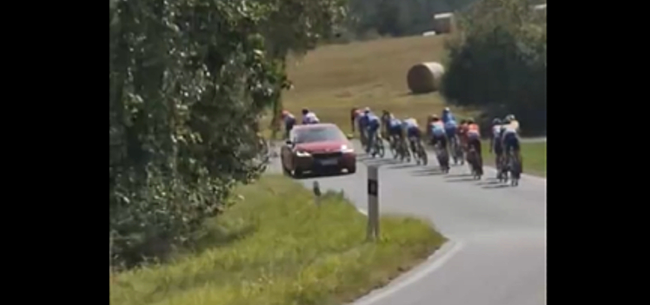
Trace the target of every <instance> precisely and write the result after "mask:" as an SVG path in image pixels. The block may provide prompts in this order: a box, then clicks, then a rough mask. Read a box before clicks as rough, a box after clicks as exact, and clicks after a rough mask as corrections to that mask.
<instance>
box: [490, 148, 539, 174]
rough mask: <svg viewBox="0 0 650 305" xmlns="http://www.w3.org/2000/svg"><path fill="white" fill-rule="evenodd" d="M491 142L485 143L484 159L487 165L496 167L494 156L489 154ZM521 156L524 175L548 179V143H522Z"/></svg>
mask: <svg viewBox="0 0 650 305" xmlns="http://www.w3.org/2000/svg"><path fill="white" fill-rule="evenodd" d="M489 145H490V141H488V140H485V141H483V159H484V162H485V164H487V165H494V155H491V154H489V153H488V148H489ZM521 155H522V157H523V160H524V163H523V166H524V173H526V174H531V175H536V176H540V177H546V142H540V143H526V142H523V143H521Z"/></svg>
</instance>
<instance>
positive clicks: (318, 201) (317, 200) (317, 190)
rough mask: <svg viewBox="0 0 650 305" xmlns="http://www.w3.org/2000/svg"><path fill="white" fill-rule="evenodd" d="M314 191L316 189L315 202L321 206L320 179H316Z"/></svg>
mask: <svg viewBox="0 0 650 305" xmlns="http://www.w3.org/2000/svg"><path fill="white" fill-rule="evenodd" d="M313 191H314V203H316V205H317V206H320V195H321V191H320V185H319V184H318V181H314V186H313Z"/></svg>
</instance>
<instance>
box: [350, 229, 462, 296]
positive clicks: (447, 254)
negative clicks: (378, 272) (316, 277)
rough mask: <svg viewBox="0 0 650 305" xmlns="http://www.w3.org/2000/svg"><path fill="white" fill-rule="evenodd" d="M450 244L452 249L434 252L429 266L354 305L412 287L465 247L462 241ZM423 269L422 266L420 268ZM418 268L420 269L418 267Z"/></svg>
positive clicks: (428, 261) (372, 293) (441, 249)
mask: <svg viewBox="0 0 650 305" xmlns="http://www.w3.org/2000/svg"><path fill="white" fill-rule="evenodd" d="M449 243H453V244H452V245H450V246H451V248H448V250H446V251H445V250H444V248H445V246H443V247H442V248H440V249H438V251H436V252H434V253H433V254H432V255H431V256H429V258H428V259H427V262H425V264H428V265H427V266H425V267H424V268H422V269H419V270H417V271H415V272H414V273H413V274H409V273H406V274H405V275H406V276H407V278H405V279H404V280H403V281H399V279H398V282H397V283H396V284H395V285H392V286H391V285H390V284H389V285H388V286H386V287H385V288H380V289H379V290H376V291H373V292H371V293H370V294H368V295H367V296H366V297H363V298H361V299H359V300H358V301H356V302H354V303H353V305H370V304H373V303H375V302H377V301H379V300H381V299H383V298H386V297H388V296H390V295H392V294H394V293H396V292H397V291H399V290H400V289H402V288H404V287H406V286H408V285H411V284H413V283H415V282H417V281H419V280H421V279H422V278H424V277H425V276H427V275H428V274H429V273H431V272H434V271H436V270H438V269H440V267H442V266H443V265H444V264H445V263H446V262H447V261H449V259H451V258H452V257H453V256H454V255H455V254H456V253H458V252H459V251H460V250H461V249H462V248H463V246H464V244H463V242H461V241H457V242H454V241H449ZM420 267H421V266H420ZM416 268H418V267H416Z"/></svg>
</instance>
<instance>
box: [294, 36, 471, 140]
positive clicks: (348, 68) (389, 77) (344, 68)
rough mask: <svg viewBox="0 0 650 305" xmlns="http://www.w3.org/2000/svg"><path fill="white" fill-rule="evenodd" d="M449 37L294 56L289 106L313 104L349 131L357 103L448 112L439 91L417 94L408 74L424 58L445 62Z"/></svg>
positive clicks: (406, 111) (418, 113)
mask: <svg viewBox="0 0 650 305" xmlns="http://www.w3.org/2000/svg"><path fill="white" fill-rule="evenodd" d="M444 40H445V36H434V37H420V36H414V37H404V38H386V39H379V40H373V41H367V42H354V43H350V44H346V45H329V46H323V47H320V48H318V49H316V50H314V51H312V52H310V53H308V54H307V55H306V56H304V57H302V58H293V59H292V60H291V61H290V64H289V71H288V73H289V78H290V79H291V81H292V82H293V83H294V89H293V90H291V91H288V92H286V93H285V94H284V95H283V103H284V106H285V108H287V109H288V110H290V111H292V112H293V113H295V114H299V113H300V109H301V108H303V107H307V108H309V109H310V110H313V111H315V112H316V114H317V115H318V117H319V118H321V120H323V121H327V122H334V123H337V124H338V125H339V126H341V128H343V129H344V131H347V130H349V129H350V118H349V115H350V109H351V108H352V107H355V106H356V107H365V106H368V107H371V108H372V109H374V110H375V111H377V112H381V110H382V109H387V110H390V111H392V112H393V113H395V114H396V115H397V116H398V117H402V118H403V117H406V116H413V117H415V118H418V119H419V120H424V119H425V118H426V116H427V115H428V114H430V113H440V112H441V111H442V109H443V108H444V107H445V105H444V103H443V99H442V97H441V96H440V94H438V93H431V94H425V95H411V94H410V93H409V90H408V86H407V84H406V73H407V72H408V69H409V68H410V67H411V66H413V65H415V64H417V63H420V62H424V61H443V60H444V57H445V50H444ZM452 109H454V108H453V107H452ZM455 110H456V111H457V112H467V111H463V110H459V109H455Z"/></svg>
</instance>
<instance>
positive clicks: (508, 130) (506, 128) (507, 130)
mask: <svg viewBox="0 0 650 305" xmlns="http://www.w3.org/2000/svg"><path fill="white" fill-rule="evenodd" d="M501 130H502V131H503V134H509V133H514V134H517V126H514V125H513V124H508V125H502V126H501Z"/></svg>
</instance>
